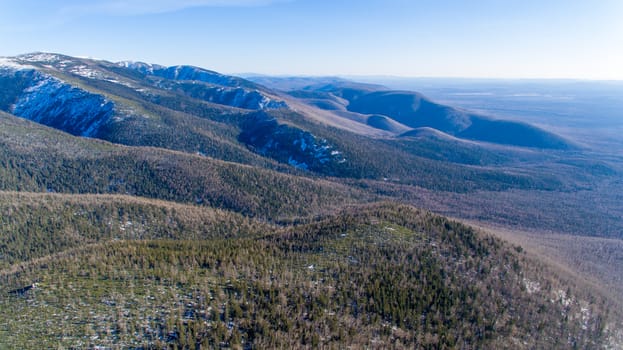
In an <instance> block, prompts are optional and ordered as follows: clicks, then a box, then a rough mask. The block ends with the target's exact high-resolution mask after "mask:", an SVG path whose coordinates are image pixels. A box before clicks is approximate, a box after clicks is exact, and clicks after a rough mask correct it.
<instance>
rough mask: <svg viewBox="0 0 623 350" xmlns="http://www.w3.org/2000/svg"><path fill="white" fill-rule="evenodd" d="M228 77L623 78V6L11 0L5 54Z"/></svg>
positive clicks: (529, 0)
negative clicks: (183, 67) (187, 69)
mask: <svg viewBox="0 0 623 350" xmlns="http://www.w3.org/2000/svg"><path fill="white" fill-rule="evenodd" d="M35 51H43V52H55V53H63V54H68V55H72V56H85V57H93V58H100V59H106V60H109V61H121V60H133V61H144V62H150V63H159V64H163V65H176V64H191V65H196V66H200V67H204V68H208V69H212V70H216V71H219V72H222V73H259V74H269V75H312V76H313V75H324V76H326V75H340V76H357V75H367V76H398V77H472V78H572V79H596V80H623V0H126V1H121V0H46V1H41V0H1V1H0V56H14V55H19V54H23V53H28V52H35Z"/></svg>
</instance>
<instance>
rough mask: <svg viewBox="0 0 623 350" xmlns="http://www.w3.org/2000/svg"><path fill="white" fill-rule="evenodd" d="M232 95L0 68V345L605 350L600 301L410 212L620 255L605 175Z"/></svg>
mask: <svg viewBox="0 0 623 350" xmlns="http://www.w3.org/2000/svg"><path fill="white" fill-rule="evenodd" d="M253 80H254V81H251V80H247V79H243V78H239V77H233V76H227V75H223V74H219V73H217V72H213V71H210V70H206V69H203V68H200V67H193V66H172V67H164V66H160V65H157V64H148V63H141V62H118V63H114V62H107V61H101V60H92V59H84V58H75V57H70V56H65V55H59V54H47V53H34V54H26V55H22V56H17V57H10V58H2V59H0V280H1V281H2V282H1V283H0V313H2V315H3V317H4V319H5V320H7V322H5V323H6V325H5V326H3V327H0V347H3V346H6V347H9V348H40V347H46V346H48V345H49V344H50V342H54V344H55V345H57V346H58V347H67V348H94V347H110V348H141V347H142V348H157V349H160V348H175V347H177V348H200V347H201V348H203V347H210V348H213V347H222V348H279V347H283V348H323V347H324V348H342V347H345V346H351V347H354V348H359V347H368V348H388V347H392V348H423V349H424V348H457V347H460V348H504V347H510V348H520V349H521V348H525V349H531V348H560V349H566V348H573V347H576V348H600V347H605V346H611V347H616V346H617V344H620V343H621V342H620V340H621V339H619V338H620V337H621V333H620V329H622V326H621V325H622V320H623V319H622V315H620V313H619V312H617V311H616V310H618V308H617V306H618V305H621V304H623V300H620V298H617V297H616V296H613V295H612V294H616V293H604V292H602V291H601V289H599V288H597V289H593V288H591V283H593V280H591V279H590V277H591V276H587V275H581V274H580V275H574V274H573V273H568V271H567V270H565V269H563V268H560V266H556V265H555V264H550V262H548V261H545V260H544V259H540V258H539V257H538V256H536V255H535V254H532V252H530V251H528V252H526V251H525V250H524V248H523V247H522V246H520V245H519V243H515V244H510V243H508V242H505V241H503V240H501V239H499V238H496V237H495V236H493V235H490V234H486V233H484V232H483V231H479V230H476V229H474V228H472V227H469V226H466V225H464V224H462V223H460V222H459V221H456V220H450V219H448V218H446V217H442V216H439V215H438V214H435V213H433V212H431V211H429V210H433V211H434V212H437V213H443V214H446V215H449V216H452V217H455V218H458V219H469V220H472V221H476V222H478V223H479V224H483V225H493V224H496V225H503V226H504V227H515V228H522V229H523V228H541V229H543V230H550V231H553V232H557V233H561V234H573V235H579V236H583V237H588V236H601V237H609V239H619V238H620V237H619V236H618V235H620V232H623V231H620V229H623V223H622V222H621V220H619V219H620V216H617V214H616V213H617V212H619V209H620V207H621V203H623V201H621V200H619V199H620V196H619V194H618V193H620V192H618V191H617V190H616V189H618V188H620V187H621V182H620V178H621V174H622V171H623V169H621V167H620V165H619V164H618V163H617V162H616V160H612V159H606V158H599V157H595V155H594V153H591V152H590V151H587V150H584V149H581V148H578V147H575V145H574V144H573V143H572V142H571V141H568V140H565V139H563V138H561V137H559V136H557V135H555V134H553V133H551V132H548V131H545V130H543V129H539V128H537V127H534V126H531V125H529V124H524V123H519V122H514V121H505V120H499V119H492V118H490V117H484V116H481V115H479V114H476V113H472V112H469V111H464V110H460V109H456V108H452V107H449V106H444V105H441V104H437V103H435V102H433V101H431V100H429V99H427V98H426V97H424V96H423V95H421V94H418V93H416V92H409V91H392V90H390V89H387V88H384V87H382V86H378V85H370V84H361V83H356V82H351V81H347V80H343V79H337V78H327V79H315V78H269V77H260V78H257V77H256V78H253ZM264 84H266V85H268V86H265V85H264ZM416 207H423V208H424V209H418V208H416ZM569 208H571V209H572V210H570V209H569ZM589 214H590V215H589ZM565 215H566V216H567V217H565ZM604 241H605V240H604ZM513 242H516V241H513ZM600 242H601V241H600ZM525 246H526V247H533V245H531V244H526V245H525ZM609 256H611V257H614V260H612V259H611V260H612V261H610V265H611V266H614V267H613V269H612V270H613V271H616V269H617V266H619V265H618V264H620V261H618V260H616V259H617V258H616V257H617V255H616V254H610V255H609ZM591 261H592V260H591ZM578 271H590V269H580V270H578ZM604 276H605V275H604ZM606 277H607V278H609V279H608V283H609V284H608V286H613V288H615V289H617V288H620V290H623V284H621V285H619V284H617V282H616V279H615V278H610V277H611V276H610V275H608V276H605V277H604V278H606ZM613 281H614V282H613ZM597 282H598V281H597ZM42 325H46V327H42ZM42 328H43V329H42ZM35 330H37V332H35ZM33 334H37V336H33Z"/></svg>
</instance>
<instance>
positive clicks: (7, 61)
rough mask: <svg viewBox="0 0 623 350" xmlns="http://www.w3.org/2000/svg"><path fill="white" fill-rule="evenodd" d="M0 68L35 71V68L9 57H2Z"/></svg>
mask: <svg viewBox="0 0 623 350" xmlns="http://www.w3.org/2000/svg"><path fill="white" fill-rule="evenodd" d="M0 67H2V68H11V69H15V70H25V69H35V67H33V66H31V65H27V64H21V63H19V62H17V61H16V60H14V59H12V58H8V57H0Z"/></svg>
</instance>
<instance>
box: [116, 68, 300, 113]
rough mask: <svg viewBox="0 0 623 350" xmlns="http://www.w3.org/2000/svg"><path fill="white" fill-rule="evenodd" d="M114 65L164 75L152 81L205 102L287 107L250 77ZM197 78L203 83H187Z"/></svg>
mask: <svg viewBox="0 0 623 350" xmlns="http://www.w3.org/2000/svg"><path fill="white" fill-rule="evenodd" d="M117 65H118V66H120V67H124V68H128V69H132V70H135V71H137V72H139V73H141V74H144V75H148V76H153V77H158V78H163V79H166V80H162V81H160V82H156V83H155V84H156V86H157V87H159V88H161V89H166V90H175V91H177V92H182V93H184V94H185V95H187V96H190V97H193V98H198V99H202V100H204V101H208V102H213V103H218V104H223V105H227V106H232V107H238V108H244V109H254V110H264V109H279V108H287V107H288V106H287V104H286V103H285V102H284V101H277V100H275V99H274V98H272V97H270V96H268V95H266V94H264V93H262V92H261V91H260V90H258V89H257V88H256V85H255V84H254V83H252V82H250V81H247V80H245V79H242V78H238V77H234V76H229V75H224V74H220V73H217V72H214V71H210V70H207V69H203V68H198V67H193V66H171V67H164V66H160V65H156V64H149V63H143V62H133V61H123V62H119V63H117ZM197 82H200V83H205V84H204V85H203V86H197V85H200V84H197V85H195V86H189V85H188V84H196V83H197Z"/></svg>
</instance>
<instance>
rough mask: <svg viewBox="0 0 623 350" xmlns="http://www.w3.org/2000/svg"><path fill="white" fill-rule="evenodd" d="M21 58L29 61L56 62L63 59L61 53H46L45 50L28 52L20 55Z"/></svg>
mask: <svg viewBox="0 0 623 350" xmlns="http://www.w3.org/2000/svg"><path fill="white" fill-rule="evenodd" d="M20 58H21V59H23V60H24V61H28V62H47V63H55V62H58V61H61V58H60V56H59V55H55V54H52V53H44V52H40V53H32V54H27V55H23V56H20Z"/></svg>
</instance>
